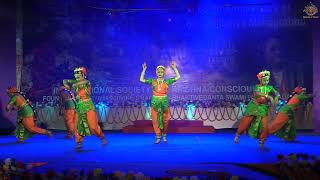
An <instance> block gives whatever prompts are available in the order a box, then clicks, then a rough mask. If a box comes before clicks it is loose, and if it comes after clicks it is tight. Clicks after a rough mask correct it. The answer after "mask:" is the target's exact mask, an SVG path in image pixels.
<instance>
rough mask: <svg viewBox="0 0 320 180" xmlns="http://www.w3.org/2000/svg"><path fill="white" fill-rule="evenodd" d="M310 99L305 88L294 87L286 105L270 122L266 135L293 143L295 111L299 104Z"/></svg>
mask: <svg viewBox="0 0 320 180" xmlns="http://www.w3.org/2000/svg"><path fill="white" fill-rule="evenodd" d="M311 97H312V95H307V94H306V89H305V88H302V87H296V88H295V89H294V91H293V93H292V95H291V96H290V97H289V99H288V100H287V103H286V104H285V105H284V106H283V107H281V108H280V110H279V113H278V114H277V116H276V118H275V119H274V120H273V121H272V122H271V124H270V126H269V128H268V134H273V133H275V135H276V136H278V137H279V138H281V139H284V140H286V141H294V140H295V138H296V126H295V118H294V113H295V110H297V108H298V106H299V104H301V103H302V102H303V101H305V100H307V99H308V98H311Z"/></svg>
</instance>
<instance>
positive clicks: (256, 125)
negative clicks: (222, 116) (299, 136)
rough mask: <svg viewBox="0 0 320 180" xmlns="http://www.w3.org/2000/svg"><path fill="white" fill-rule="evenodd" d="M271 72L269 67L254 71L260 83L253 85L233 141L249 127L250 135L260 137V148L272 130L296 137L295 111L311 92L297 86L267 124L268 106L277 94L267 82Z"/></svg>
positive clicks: (279, 134)
mask: <svg viewBox="0 0 320 180" xmlns="http://www.w3.org/2000/svg"><path fill="white" fill-rule="evenodd" d="M270 76H271V74H270V71H266V70H264V71H261V72H260V73H259V74H258V75H257V77H258V80H259V82H260V83H259V84H257V85H256V86H255V88H254V91H253V95H252V99H251V101H250V102H249V103H248V105H247V108H246V110H245V112H244V115H243V117H242V118H241V120H240V124H239V126H238V129H237V132H236V136H235V138H234V142H235V143H236V144H237V143H238V142H239V138H240V135H241V134H242V133H243V132H245V131H248V134H249V135H250V136H251V137H253V138H257V139H259V146H260V148H261V149H264V143H265V141H266V139H267V136H268V135H269V134H275V135H276V136H278V137H280V138H282V139H284V140H286V141H294V140H295V138H296V128H295V120H294V119H295V117H294V116H295V115H294V114H295V111H296V110H297V108H298V106H299V105H300V104H301V103H302V102H303V101H305V100H307V99H309V98H311V97H312V95H309V94H306V89H305V88H303V87H300V86H298V87H296V88H295V89H294V90H293V92H292V94H291V95H290V97H289V99H288V100H287V101H286V103H285V105H283V106H282V107H281V108H280V109H279V111H278V113H277V115H276V117H275V119H274V120H273V121H272V122H271V124H270V125H269V126H268V110H269V108H270V106H272V105H273V106H276V105H277V104H278V101H279V98H280V94H279V93H278V91H276V89H275V88H274V87H273V86H271V85H269V80H270Z"/></svg>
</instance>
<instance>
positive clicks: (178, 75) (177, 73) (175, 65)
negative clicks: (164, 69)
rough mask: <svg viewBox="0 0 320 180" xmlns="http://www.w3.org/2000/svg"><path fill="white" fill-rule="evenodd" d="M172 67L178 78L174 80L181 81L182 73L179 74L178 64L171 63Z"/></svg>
mask: <svg viewBox="0 0 320 180" xmlns="http://www.w3.org/2000/svg"><path fill="white" fill-rule="evenodd" d="M171 67H172V69H173V71H174V73H176V77H175V78H174V80H176V81H177V80H179V79H180V73H179V71H178V69H177V64H176V62H175V61H172V62H171Z"/></svg>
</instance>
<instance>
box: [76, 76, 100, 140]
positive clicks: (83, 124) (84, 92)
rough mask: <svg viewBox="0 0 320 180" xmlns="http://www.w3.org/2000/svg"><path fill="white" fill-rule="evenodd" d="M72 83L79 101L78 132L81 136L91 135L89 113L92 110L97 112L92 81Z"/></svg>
mask: <svg viewBox="0 0 320 180" xmlns="http://www.w3.org/2000/svg"><path fill="white" fill-rule="evenodd" d="M70 83H71V84H72V87H73V89H74V91H75V92H76V99H77V115H78V121H77V130H78V133H79V135H81V136H89V135H91V133H90V129H89V125H88V121H87V112H89V111H90V110H93V111H95V107H94V104H93V101H92V99H91V84H90V81H88V80H84V83H82V84H77V83H79V81H77V80H71V81H70Z"/></svg>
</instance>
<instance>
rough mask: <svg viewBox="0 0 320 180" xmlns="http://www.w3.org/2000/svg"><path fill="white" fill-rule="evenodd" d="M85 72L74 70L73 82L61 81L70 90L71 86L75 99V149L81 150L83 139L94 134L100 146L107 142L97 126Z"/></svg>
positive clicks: (83, 70)
mask: <svg viewBox="0 0 320 180" xmlns="http://www.w3.org/2000/svg"><path fill="white" fill-rule="evenodd" d="M86 75H87V70H86V68H84V67H80V68H76V69H74V77H75V79H74V80H70V79H69V80H68V79H65V80H63V85H64V86H65V87H67V88H70V86H69V84H70V85H72V88H73V89H74V91H75V93H76V99H77V125H76V130H77V131H76V133H75V135H76V142H77V146H76V149H81V148H82V142H83V138H84V137H85V136H90V135H91V133H94V134H95V135H96V136H97V137H99V138H101V141H102V145H106V144H107V140H106V138H105V136H104V134H103V132H102V130H101V128H100V126H99V124H98V117H97V113H96V110H95V107H94V104H93V102H92V100H91V84H90V81H88V80H87V79H86Z"/></svg>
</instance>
